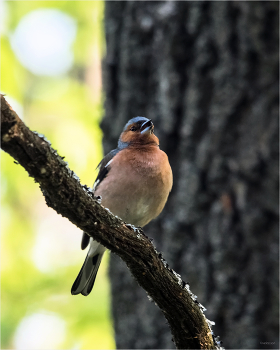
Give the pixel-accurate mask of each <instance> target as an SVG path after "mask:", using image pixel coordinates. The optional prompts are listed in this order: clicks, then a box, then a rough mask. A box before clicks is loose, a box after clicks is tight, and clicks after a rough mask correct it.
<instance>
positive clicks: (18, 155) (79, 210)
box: [1, 96, 219, 349]
mask: <svg viewBox="0 0 280 350" xmlns="http://www.w3.org/2000/svg"><path fill="white" fill-rule="evenodd" d="M1 148H2V149H3V150H4V151H6V152H7V153H9V154H10V155H11V156H12V157H14V159H16V160H17V161H18V162H19V164H20V165H22V166H23V167H24V168H25V169H26V170H27V172H28V173H29V175H30V176H32V177H33V178H34V179H35V181H36V182H38V183H39V184H40V188H41V190H42V192H43V194H44V196H45V199H46V203H47V205H48V206H49V207H51V208H53V209H54V210H56V211H57V213H58V214H61V215H62V216H64V217H66V218H68V219H69V220H70V221H71V222H72V223H74V224H75V225H76V226H78V227H79V228H80V229H81V230H83V231H86V232H87V233H88V234H90V235H91V236H92V237H94V239H95V240H97V241H98V242H100V243H102V244H103V245H104V246H105V247H106V248H108V249H110V250H111V251H112V252H114V253H116V254H118V256H120V257H121V258H122V259H123V261H125V263H126V264H127V266H128V267H129V270H130V271H131V273H132V274H133V276H134V278H135V280H136V281H138V283H139V285H140V286H142V287H143V288H144V289H145V291H146V292H147V294H148V295H149V297H150V299H151V301H153V302H154V303H156V305H157V306H158V307H159V308H160V309H161V310H162V312H163V314H164V316H165V317H166V320H167V321H168V323H169V325H170V329H171V333H172V335H173V337H174V343H175V344H176V347H177V348H178V349H185V348H187V349H215V348H219V346H216V345H218V344H219V342H218V341H217V339H215V337H213V333H212V331H211V324H210V323H209V321H208V320H207V319H206V317H205V316H204V314H203V309H204V308H203V306H202V305H201V304H199V303H198V302H197V300H196V297H195V296H194V295H193V294H192V292H191V291H190V289H189V286H188V284H186V283H185V282H183V281H182V279H181V277H180V276H179V275H178V274H177V273H176V272H175V271H173V270H172V269H170V268H169V267H168V265H167V263H166V261H165V260H164V259H163V257H162V255H161V254H160V253H158V252H157V251H156V249H155V248H154V246H153V244H152V243H151V241H150V240H149V239H148V237H147V236H145V234H144V233H143V231H142V230H141V229H140V228H135V227H133V226H131V225H126V224H125V223H124V222H122V220H121V219H120V218H118V217H115V216H114V215H112V214H111V213H110V212H109V211H108V210H106V208H104V207H102V205H100V203H99V200H98V198H97V197H94V196H93V193H92V192H91V191H90V190H89V189H88V188H87V187H86V186H82V185H81V184H80V182H79V179H78V178H77V176H76V175H75V174H74V173H73V171H71V170H70V169H69V168H68V166H67V163H65V162H64V161H63V159H62V158H61V157H60V156H59V155H58V154H57V152H56V151H55V150H54V149H52V148H51V146H50V144H49V142H48V141H47V140H46V139H45V138H44V137H43V136H42V135H41V136H40V135H38V134H36V133H33V132H32V131H31V130H30V129H29V128H28V127H26V125H25V124H24V123H23V122H22V121H21V120H20V118H19V117H18V116H17V114H16V113H15V112H14V111H13V110H12V109H11V108H10V106H9V105H8V104H7V102H6V101H5V98H4V97H3V96H1Z"/></svg>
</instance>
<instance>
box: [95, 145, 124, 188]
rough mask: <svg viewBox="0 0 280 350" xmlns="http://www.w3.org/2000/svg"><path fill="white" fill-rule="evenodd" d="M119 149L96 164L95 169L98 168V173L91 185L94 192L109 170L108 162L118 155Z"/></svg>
mask: <svg viewBox="0 0 280 350" xmlns="http://www.w3.org/2000/svg"><path fill="white" fill-rule="evenodd" d="M119 151H120V149H118V148H116V149H114V150H113V151H111V152H109V153H108V154H107V155H106V156H105V157H104V158H103V159H102V160H101V162H100V163H99V164H98V166H97V169H98V168H99V173H98V175H97V178H96V180H95V182H94V184H93V191H95V190H96V189H97V187H98V185H99V184H100V182H101V181H102V180H104V179H105V177H106V176H107V174H108V172H109V170H110V162H111V160H112V159H113V158H114V157H115V155H116V154H117V153H119Z"/></svg>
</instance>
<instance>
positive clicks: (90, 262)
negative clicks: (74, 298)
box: [71, 245, 105, 296]
mask: <svg viewBox="0 0 280 350" xmlns="http://www.w3.org/2000/svg"><path fill="white" fill-rule="evenodd" d="M100 247H102V246H101V245H100ZM102 248H104V247H102ZM104 251H105V248H104V249H97V250H96V251H95V253H94V254H93V255H92V254H91V250H89V252H88V254H87V257H86V260H85V262H84V264H83V266H82V268H81V270H80V272H79V274H78V276H77V278H76V280H75V282H74V283H73V286H72V288H71V294H73V295H76V294H79V293H81V294H82V295H85V296H87V295H89V293H90V292H91V290H92V287H93V285H94V281H95V278H96V274H97V271H98V269H99V266H100V263H101V260H102V257H103V254H104Z"/></svg>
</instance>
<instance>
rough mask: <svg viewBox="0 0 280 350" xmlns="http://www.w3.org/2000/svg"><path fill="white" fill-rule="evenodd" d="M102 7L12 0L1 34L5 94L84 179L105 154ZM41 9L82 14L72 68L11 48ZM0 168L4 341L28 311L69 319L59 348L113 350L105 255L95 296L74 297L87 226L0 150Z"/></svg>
mask: <svg viewBox="0 0 280 350" xmlns="http://www.w3.org/2000/svg"><path fill="white" fill-rule="evenodd" d="M103 6H104V4H103V2H102V1H7V2H5V3H4V7H5V18H4V22H5V26H4V30H3V33H2V36H1V92H2V93H5V94H6V96H7V99H8V101H9V102H10V104H11V105H12V107H13V108H14V109H15V111H16V112H19V111H20V110H21V109H22V111H23V116H24V121H25V123H26V124H27V125H28V127H29V128H30V129H31V130H35V131H37V132H39V133H42V134H44V135H45V136H46V138H47V139H48V140H49V141H50V142H51V143H52V147H54V148H55V149H56V150H57V151H58V153H59V154H60V155H61V156H65V160H66V161H67V162H68V163H69V167H70V169H72V170H73V171H74V172H75V173H76V174H77V175H78V176H79V178H80V180H81V183H82V184H87V185H88V186H91V185H92V183H93V181H94V179H95V176H96V172H95V170H94V169H95V168H96V166H97V164H98V163H99V161H100V159H101V157H102V145H101V140H102V133H101V130H100V128H99V123H100V119H101V118H102V113H103V110H102V95H101V83H100V76H101V68H100V61H101V58H102V55H103V54H104V47H105V44H104V33H103V29H102V28H103V27H102V26H103V23H102V21H103ZM40 8H41V9H49V8H52V9H58V10H60V11H62V12H63V13H66V14H68V15H69V16H71V17H72V18H73V19H74V20H75V22H76V26H77V34H76V38H75V42H74V43H73V52H74V63H73V65H72V67H71V69H70V70H69V71H68V73H67V74H63V75H60V76H52V77H50V76H49V77H46V76H37V75H34V74H32V73H31V72H30V71H28V69H26V68H25V67H24V66H22V65H21V64H20V62H19V61H18V59H17V57H16V55H15V53H14V51H13V49H12V47H11V40H10V38H11V35H12V33H13V32H14V30H15V28H16V27H17V26H18V24H19V23H20V21H21V20H22V18H24V16H25V15H26V14H28V13H30V12H31V11H33V10H36V9H40ZM17 108H18V110H17ZM1 173H2V176H1V189H2V191H1V192H2V196H1V199H2V201H1V232H2V238H1V305H2V310H1V311H2V312H1V318H2V320H1V330H2V332H1V335H2V337H1V345H2V348H4V349H12V348H15V341H16V337H17V329H18V326H19V324H20V323H21V321H22V320H23V319H24V318H25V317H26V316H28V315H32V314H36V313H38V312H45V313H54V314H56V315H57V316H59V317H60V318H61V319H63V320H64V321H65V324H66V332H65V336H64V340H63V341H62V342H61V343H60V344H59V345H58V346H57V348H59V349H70V348H75V349H114V348H115V343H114V337H113V329H112V325H111V319H110V311H109V305H110V300H109V284H108V280H107V276H106V265H107V262H108V256H106V258H105V259H104V260H105V261H103V263H102V264H101V268H100V271H99V274H98V277H97V281H96V284H95V287H94V289H93V291H92V293H91V294H90V296H88V297H86V298H85V297H83V296H81V295H79V296H72V295H71V294H70V289H71V285H72V283H73V282H74V279H75V278H76V275H77V273H78V271H79V269H80V267H81V265H82V263H83V260H84V258H85V254H86V252H82V251H80V246H79V240H80V238H81V231H79V230H78V229H75V228H74V227H73V228H72V226H73V225H72V224H70V223H69V222H68V220H66V219H64V218H61V217H59V216H58V214H56V213H55V212H54V211H53V210H52V209H50V208H47V206H46V204H45V202H44V198H43V196H42V194H41V192H40V189H39V186H38V184H35V183H34V181H33V179H32V178H30V177H29V176H28V174H27V173H26V171H25V170H24V169H22V168H21V167H20V166H19V165H16V164H15V163H14V160H13V159H12V158H11V157H10V156H9V155H8V154H5V153H4V152H1ZM70 231H71V233H69V232H70ZM48 234H49V237H50V239H49V240H48ZM45 237H47V240H46V239H45ZM40 247H41V248H43V249H42V253H41V252H40V250H39V251H38V249H39V248H40ZM36 259H37V260H38V261H39V262H38V261H37V260H36ZM40 259H41V260H40ZM42 259H43V260H42ZM44 259H45V260H44ZM40 264H41V265H40ZM38 327H39V325H38ZM34 332H36V330H34ZM41 348H42V349H43V348H45V347H44V344H42V346H41ZM38 349H39V348H38Z"/></svg>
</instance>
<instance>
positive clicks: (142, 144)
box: [71, 117, 173, 296]
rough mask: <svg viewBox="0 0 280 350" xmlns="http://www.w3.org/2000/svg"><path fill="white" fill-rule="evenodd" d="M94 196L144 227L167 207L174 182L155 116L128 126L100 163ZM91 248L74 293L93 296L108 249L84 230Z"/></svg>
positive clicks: (130, 121)
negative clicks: (153, 119)
mask: <svg viewBox="0 0 280 350" xmlns="http://www.w3.org/2000/svg"><path fill="white" fill-rule="evenodd" d="M97 169H99V172H98V175H97V178H96V180H95V182H94V185H93V192H94V196H96V197H99V199H101V204H102V205H103V206H104V207H105V208H108V209H109V210H110V211H111V212H112V213H113V214H114V215H116V216H118V217H120V218H121V219H122V220H123V221H125V222H126V223H128V224H130V225H134V226H136V227H144V226H145V225H147V224H148V223H149V222H150V221H151V220H153V219H154V218H156V217H157V216H158V215H159V214H160V213H161V211H162V210H163V208H164V206H165V203H166V201H167V198H168V196H169V193H170V191H171V188H172V185H173V175H172V170H171V167H170V164H169V160H168V157H167V155H166V153H165V152H164V151H162V150H160V148H159V139H158V138H157V136H156V135H155V134H154V124H153V122H152V120H151V119H148V118H145V117H135V118H132V119H130V120H129V121H128V122H127V123H126V124H125V126H124V128H123V131H122V133H121V135H120V137H119V140H118V146H117V148H116V149H114V150H112V151H111V152H109V153H108V154H107V155H106V156H105V157H104V158H103V159H102V161H101V162H100V163H99V165H98V166H97ZM88 245H89V250H88V253H87V256H86V259H85V262H84V264H83V266H82V268H81V270H80V272H79V274H78V276H77V278H76V280H75V282H74V283H73V286H72V288H71V294H72V295H77V294H80V293H81V294H82V295H84V296H87V295H89V293H90V292H91V290H92V288H93V285H94V282H95V278H96V274H97V271H98V268H99V266H100V263H101V260H102V257H103V254H104V252H105V250H106V248H105V247H104V246H103V245H102V244H100V243H98V242H96V241H94V240H93V238H92V237H90V236H89V235H87V233H86V232H83V237H82V242H81V248H82V249H85V248H86V247H87V246H88Z"/></svg>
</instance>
